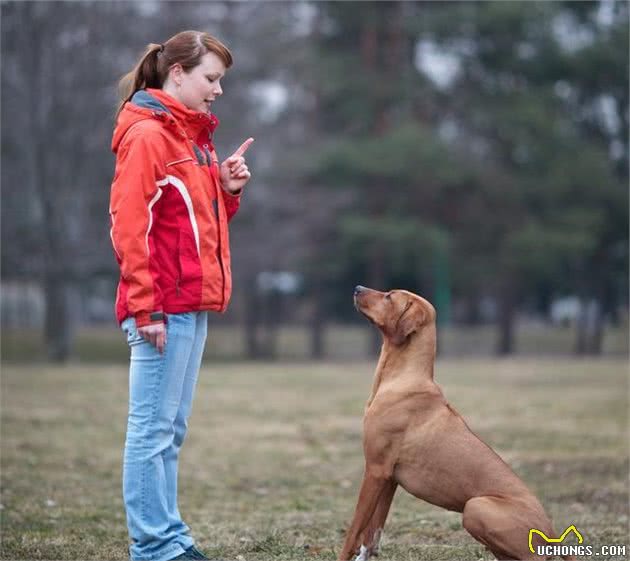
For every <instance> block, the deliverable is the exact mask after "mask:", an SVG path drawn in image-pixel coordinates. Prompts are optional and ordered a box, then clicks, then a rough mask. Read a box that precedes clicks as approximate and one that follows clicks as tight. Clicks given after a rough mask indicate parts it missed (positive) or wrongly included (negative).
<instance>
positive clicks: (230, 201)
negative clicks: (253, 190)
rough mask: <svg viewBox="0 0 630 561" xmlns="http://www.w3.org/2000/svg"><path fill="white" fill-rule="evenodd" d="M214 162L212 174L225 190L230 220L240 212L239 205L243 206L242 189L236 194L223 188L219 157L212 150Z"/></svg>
mask: <svg viewBox="0 0 630 561" xmlns="http://www.w3.org/2000/svg"><path fill="white" fill-rule="evenodd" d="M211 154H212V156H211V157H212V162H213V163H214V165H213V166H212V167H213V169H212V172H211V173H212V175H213V176H214V179H215V181H216V182H217V185H218V186H219V188H220V189H221V191H222V192H223V203H224V204H225V213H226V215H227V219H228V222H229V221H230V220H232V217H233V216H234V215H235V214H236V213H237V212H238V209H239V207H240V206H241V194H242V192H243V191H242V189H241V191H240V192H239V193H237V194H236V195H232V194H230V193H229V192H228V191H227V190H226V189H224V188H223V184H222V183H221V173H220V168H219V158H218V157H217V153H216V152H215V151H214V150H212V153H211Z"/></svg>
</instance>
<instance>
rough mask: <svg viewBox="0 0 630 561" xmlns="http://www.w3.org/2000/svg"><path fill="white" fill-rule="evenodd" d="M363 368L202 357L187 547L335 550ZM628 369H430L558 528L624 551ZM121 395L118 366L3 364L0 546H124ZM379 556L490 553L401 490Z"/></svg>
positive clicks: (356, 465)
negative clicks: (571, 528) (572, 528)
mask: <svg viewBox="0 0 630 561" xmlns="http://www.w3.org/2000/svg"><path fill="white" fill-rule="evenodd" d="M373 369H374V363H372V362H361V363H358V362H357V363H348V362H346V363H343V364H341V363H337V364H334V363H328V364H316V365H312V364H305V363H300V364H297V363H296V364H270V363H268V364H255V363H240V362H232V363H229V364H226V363H222V364H213V363H211V362H206V363H205V365H204V368H203V371H202V373H201V377H200V382H199V387H198V392H197V397H196V401H195V408H194V412H193V416H192V419H191V423H190V431H189V437H188V440H187V442H186V444H185V446H184V449H183V453H182V459H181V470H180V509H181V511H182V514H183V515H184V517H185V519H186V521H187V522H188V524H189V525H190V526H191V527H192V529H193V533H194V535H195V536H196V538H197V540H198V545H199V546H200V547H201V548H202V549H204V550H205V551H206V552H207V553H209V554H211V555H213V556H217V557H222V558H224V559H230V560H239V561H242V560H247V561H263V560H271V559H274V560H285V561H289V560H295V561H301V560H307V559H328V560H332V559H334V558H335V552H337V551H338V550H339V548H340V546H341V542H342V539H343V534H344V529H345V526H346V524H347V523H348V522H349V520H350V517H351V515H352V512H353V509H354V505H355V500H356V494H357V488H358V484H359V482H360V478H361V474H362V467H363V466H362V450H361V417H362V412H363V406H364V402H365V399H366V398H367V395H368V392H369V389H370V387H371V378H372V373H373ZM627 375H628V369H627V362H626V361H625V360H623V359H619V360H615V359H603V360H599V361H586V360H584V361H578V360H566V359H563V360H552V359H546V360H541V359H538V360H534V359H523V358H521V359H518V360H505V361H490V360H485V359H475V360H464V359H442V360H440V361H439V362H438V366H437V369H436V379H437V380H438V382H439V383H440V384H441V385H442V387H443V389H444V390H445V393H446V396H447V397H448V398H449V400H450V402H451V403H452V404H453V405H454V406H455V407H456V408H457V409H458V410H459V411H460V412H461V413H462V414H463V415H464V416H465V417H466V418H467V420H468V422H469V424H470V425H471V427H472V428H473V429H474V430H475V431H476V432H477V433H478V434H479V435H480V436H481V437H482V438H484V439H485V440H486V441H487V442H488V443H489V444H491V445H492V446H493V447H494V448H495V449H496V450H497V451H498V452H499V453H500V454H501V455H502V456H503V458H504V459H505V460H507V461H508V462H509V463H510V464H511V465H512V467H513V468H514V469H515V471H516V472H517V473H518V474H519V475H520V476H521V477H522V478H523V479H524V480H525V481H526V482H527V484H528V485H529V486H530V487H531V488H532V489H533V490H534V491H535V492H536V493H537V495H538V496H539V497H540V499H541V500H542V502H543V504H544V505H545V507H546V508H547V510H548V512H549V513H550V514H551V516H552V517H553V519H554V522H555V526H556V528H557V529H560V530H563V529H564V528H565V527H567V526H568V525H570V524H575V525H576V527H577V528H578V529H579V530H580V531H581V532H582V534H583V536H584V539H585V543H586V544H591V545H594V546H599V545H601V544H625V545H626V546H628V549H627V551H628V552H630V544H629V543H628V542H629V536H628V516H629V512H628V510H629V506H628V498H629V496H628V491H629V489H628V469H629V466H628V417H627V415H628V376H627ZM126 401H127V373H126V370H125V367H124V365H109V366H103V365H98V366H95V365H89V364H75V365H71V366H67V367H64V368H59V367H49V366H45V365H38V366H27V365H8V364H5V365H4V366H3V368H2V402H1V405H2V441H1V452H2V455H1V468H2V473H1V476H2V498H1V501H0V502H1V507H0V508H1V510H0V514H1V517H2V545H1V557H2V559H77V560H78V559H112V560H117V559H126V558H127V550H126V546H127V534H126V527H125V518H124V512H123V505H122V499H121V491H120V479H121V473H120V470H121V457H122V447H123V441H124V430H125V422H126ZM524 539H527V536H524ZM623 558H625V556H620V557H598V558H597V559H623ZM379 559H380V560H381V561H393V560H396V561H407V560H438V559H448V560H454V559H490V556H489V554H488V553H487V552H486V551H485V550H484V549H483V547H482V546H481V545H479V544H478V543H477V542H475V541H474V540H473V539H472V538H471V537H470V536H469V535H468V534H467V533H466V532H465V531H464V530H463V529H462V527H461V517H460V515H459V514H456V513H451V512H446V511H444V510H440V509H438V508H436V507H433V506H430V505H428V504H426V503H423V502H421V501H418V500H416V499H412V498H411V497H409V496H407V495H406V494H405V493H404V492H403V491H401V490H399V491H398V493H397V496H396V499H395V500H394V504H393V507H392V512H391V514H390V518H389V520H388V523H387V526H386V529H385V536H384V539H383V542H382V551H381V556H380V557H379Z"/></svg>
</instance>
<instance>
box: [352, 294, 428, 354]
mask: <svg viewBox="0 0 630 561" xmlns="http://www.w3.org/2000/svg"><path fill="white" fill-rule="evenodd" d="M354 306H355V308H356V309H357V310H359V312H361V313H362V314H363V315H364V316H365V317H367V318H368V319H369V320H370V321H371V322H372V323H373V324H374V325H376V326H377V327H378V328H379V329H380V330H381V332H382V333H383V335H384V336H385V337H386V338H387V339H389V340H390V341H391V342H392V343H393V344H394V345H402V344H403V343H405V342H406V341H407V339H408V338H409V337H410V336H411V335H413V334H414V333H417V332H420V330H421V329H422V327H424V326H427V325H433V324H434V323H435V308H434V307H433V306H432V305H431V304H430V302H428V301H427V300H425V299H424V298H422V297H421V296H418V295H417V294H413V293H412V292H408V291H406V290H390V291H389V292H379V291H378V290H372V289H371V288H365V287H364V286H357V287H355V289H354Z"/></svg>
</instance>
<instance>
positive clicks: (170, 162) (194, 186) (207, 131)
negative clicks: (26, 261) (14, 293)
mask: <svg viewBox="0 0 630 561" xmlns="http://www.w3.org/2000/svg"><path fill="white" fill-rule="evenodd" d="M231 65H232V55H231V54H230V51H229V50H228V49H227V48H226V47H225V46H224V45H223V44H222V43H221V42H220V41H218V40H217V39H215V38H214V37H212V36H211V35H208V34H207V33H202V32H198V31H184V32H182V33H178V34H177V35H175V36H173V37H171V38H170V39H169V40H168V41H166V43H164V44H162V45H157V44H152V45H149V47H148V49H147V51H146V52H145V54H144V55H143V56H142V58H141V59H140V61H139V62H138V64H137V65H136V67H135V68H134V70H132V71H131V72H130V73H129V74H128V75H127V76H125V77H124V78H123V80H122V81H121V90H122V91H123V96H122V100H121V103H120V106H119V108H118V115H117V123H116V129H115V131H114V137H113V141H112V150H113V151H114V153H115V154H116V172H115V176H114V180H113V184H112V190H111V199H110V216H111V226H112V229H111V237H112V243H113V246H114V251H115V253H116V258H117V261H118V264H119V266H120V283H119V285H118V291H117V295H116V315H117V318H118V321H119V322H120V324H121V326H122V329H123V330H124V331H125V333H126V334H127V342H128V344H129V346H130V349H131V360H130V373H129V374H130V378H129V417H128V424H127V438H126V442H125V453H124V465H123V497H124V502H125V508H126V512H127V525H128V529H129V534H130V537H131V540H132V544H131V546H130V548H129V553H130V558H131V559H132V561H142V560H149V559H150V560H152V561H166V560H170V559H207V557H205V556H204V555H203V554H202V553H201V552H199V550H197V549H196V548H195V546H194V540H193V538H192V537H191V536H190V530H189V528H188V526H187V525H186V524H185V523H184V522H183V520H182V518H181V516H180V514H179V510H178V507H177V467H178V457H179V450H180V448H181V445H182V442H183V441H184V437H185V435H186V428H187V423H188V417H189V415H190V411H191V406H192V400H193V396H194V391H195V384H196V382H197V375H198V373H199V367H200V365H201V356H202V353H203V348H204V343H205V340H206V328H207V313H208V311H215V312H223V311H224V310H225V309H226V307H227V305H228V301H229V299H230V293H231V289H232V281H231V270H230V249H229V241H228V227H227V223H228V221H229V220H230V219H231V218H232V216H234V214H235V213H236V211H237V209H238V207H239V201H240V195H241V191H242V189H243V187H244V186H245V184H246V183H247V182H248V181H249V179H250V172H249V170H248V168H247V164H246V163H245V158H244V156H243V154H244V153H245V151H246V150H247V148H248V147H249V145H250V144H251V143H252V142H253V139H252V138H249V139H248V140H246V141H245V142H244V143H243V144H242V145H241V147H240V148H239V149H238V150H237V151H236V152H235V153H234V154H233V155H232V156H230V157H229V158H227V159H226V160H225V161H224V162H223V163H222V164H221V165H218V161H217V157H216V153H215V151H214V146H213V144H212V135H213V132H214V130H215V128H216V127H217V125H218V123H219V121H218V119H217V118H216V117H215V116H214V115H213V114H212V113H211V106H212V102H213V101H214V100H215V99H216V98H217V97H218V96H220V95H221V94H222V93H223V91H222V89H221V78H222V77H223V76H224V74H225V72H226V70H227V69H228V68H229V67H230V66H231Z"/></svg>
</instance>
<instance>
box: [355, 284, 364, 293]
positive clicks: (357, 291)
mask: <svg viewBox="0 0 630 561" xmlns="http://www.w3.org/2000/svg"><path fill="white" fill-rule="evenodd" d="M364 290H365V286H361V285H360V284H357V285H356V286H355V287H354V295H355V296H356V295H357V294H360V293H361V292H363V291H364Z"/></svg>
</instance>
